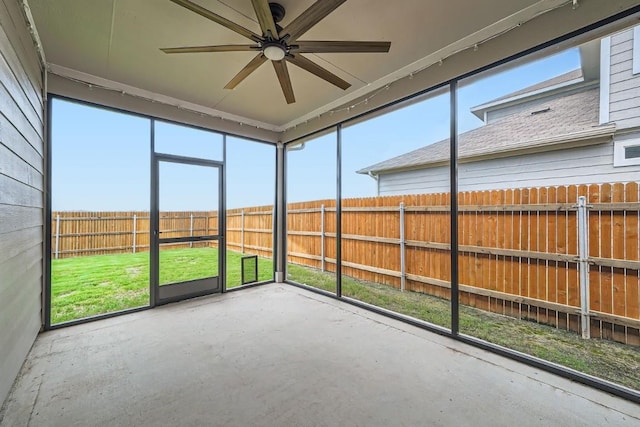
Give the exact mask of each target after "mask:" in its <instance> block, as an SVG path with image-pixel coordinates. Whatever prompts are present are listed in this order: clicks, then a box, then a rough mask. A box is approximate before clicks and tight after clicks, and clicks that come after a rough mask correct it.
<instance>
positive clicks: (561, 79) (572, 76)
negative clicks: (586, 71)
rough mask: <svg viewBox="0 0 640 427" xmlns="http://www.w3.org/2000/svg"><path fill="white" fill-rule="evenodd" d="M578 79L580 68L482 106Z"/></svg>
mask: <svg viewBox="0 0 640 427" xmlns="http://www.w3.org/2000/svg"><path fill="white" fill-rule="evenodd" d="M580 78H582V69H581V68H577V69H575V70H573V71H569V72H568V73H564V74H561V75H559V76H556V77H554V78H552V79H549V80H545V81H543V82H540V83H536V84H534V85H532V86H528V87H525V88H524V89H520V90H518V91H515V92H511V93H509V94H507V95H504V96H501V97H500V98H496V99H492V100H491V101H489V102H486V103H485V104H483V105H487V104H494V103H498V102H500V101H506V100H507V99H511V98H515V97H517V96H520V95H526V94H528V93H531V92H536V91H539V90H542V89H547V88H550V87H552V86H557V85H561V84H563V83H569V82H571V81H573V80H577V79H580ZM481 107H482V105H479V106H477V107H474V108H472V110H475V109H478V108H481Z"/></svg>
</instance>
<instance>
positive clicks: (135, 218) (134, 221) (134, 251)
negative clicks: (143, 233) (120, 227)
mask: <svg viewBox="0 0 640 427" xmlns="http://www.w3.org/2000/svg"><path fill="white" fill-rule="evenodd" d="M137 231H138V215H135V214H134V215H133V253H134V254H135V253H136V233H137Z"/></svg>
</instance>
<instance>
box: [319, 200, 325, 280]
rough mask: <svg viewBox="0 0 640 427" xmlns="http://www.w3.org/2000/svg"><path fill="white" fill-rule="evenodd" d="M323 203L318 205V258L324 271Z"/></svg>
mask: <svg viewBox="0 0 640 427" xmlns="http://www.w3.org/2000/svg"><path fill="white" fill-rule="evenodd" d="M324 212H325V209H324V204H323V205H322V206H320V259H321V263H322V266H321V268H322V271H325V261H324Z"/></svg>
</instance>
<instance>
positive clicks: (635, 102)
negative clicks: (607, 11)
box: [610, 29, 640, 129]
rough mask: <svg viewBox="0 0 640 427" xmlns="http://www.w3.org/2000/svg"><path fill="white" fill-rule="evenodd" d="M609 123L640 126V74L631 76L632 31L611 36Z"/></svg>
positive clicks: (624, 126)
mask: <svg viewBox="0 0 640 427" xmlns="http://www.w3.org/2000/svg"><path fill="white" fill-rule="evenodd" d="M610 87H611V94H610V121H612V122H615V123H616V126H617V127H618V128H619V129H621V128H629V127H634V126H640V74H633V29H629V30H626V31H623V32H621V33H618V34H614V35H613V36H611V86H610Z"/></svg>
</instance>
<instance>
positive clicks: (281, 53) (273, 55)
mask: <svg viewBox="0 0 640 427" xmlns="http://www.w3.org/2000/svg"><path fill="white" fill-rule="evenodd" d="M262 53H264V56H266V57H267V59H270V60H272V61H281V60H283V59H284V57H285V56H286V55H287V52H286V51H285V49H284V47H283V46H282V45H280V44H275V43H274V44H268V45H266V46H265V47H264V48H262Z"/></svg>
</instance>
